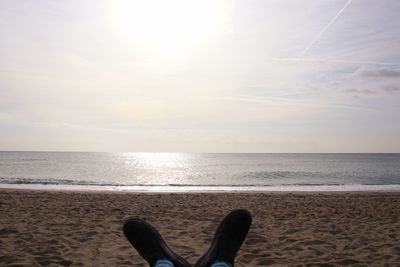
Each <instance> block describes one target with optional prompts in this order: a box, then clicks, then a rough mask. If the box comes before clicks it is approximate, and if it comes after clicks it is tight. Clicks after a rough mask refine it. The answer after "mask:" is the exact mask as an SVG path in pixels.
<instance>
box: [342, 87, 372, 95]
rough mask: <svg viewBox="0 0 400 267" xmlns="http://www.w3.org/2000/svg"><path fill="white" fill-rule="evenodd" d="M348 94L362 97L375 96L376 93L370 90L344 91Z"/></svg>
mask: <svg viewBox="0 0 400 267" xmlns="http://www.w3.org/2000/svg"><path fill="white" fill-rule="evenodd" d="M344 91H345V92H346V93H350V94H361V95H375V94H376V92H375V91H373V90H370V89H354V88H353V89H347V90H344Z"/></svg>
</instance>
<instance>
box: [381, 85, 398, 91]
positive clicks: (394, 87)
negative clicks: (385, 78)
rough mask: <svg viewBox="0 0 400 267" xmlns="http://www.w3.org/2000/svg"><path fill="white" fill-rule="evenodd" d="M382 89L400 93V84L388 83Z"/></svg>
mask: <svg viewBox="0 0 400 267" xmlns="http://www.w3.org/2000/svg"><path fill="white" fill-rule="evenodd" d="M382 89H383V91H385V92H388V93H400V84H390V85H386V86H384V87H383V88H382Z"/></svg>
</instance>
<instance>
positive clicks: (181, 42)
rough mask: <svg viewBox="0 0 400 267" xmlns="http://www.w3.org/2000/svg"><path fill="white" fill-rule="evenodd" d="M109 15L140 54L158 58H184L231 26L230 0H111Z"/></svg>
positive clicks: (116, 28)
mask: <svg viewBox="0 0 400 267" xmlns="http://www.w3.org/2000/svg"><path fill="white" fill-rule="evenodd" d="M109 7H110V8H109V9H110V11H111V12H110V15H111V16H110V17H111V21H112V23H113V25H114V26H113V27H114V29H115V31H117V32H119V33H120V34H122V35H123V36H124V38H125V39H126V40H127V41H129V42H130V43H131V44H132V49H135V50H136V51H138V52H139V53H140V54H142V55H144V56H146V57H148V58H158V59H159V60H167V59H183V58H185V57H187V56H188V55H190V54H191V53H195V51H196V49H198V48H200V47H202V46H204V45H207V44H208V43H210V42H213V40H215V39H217V38H218V36H219V35H221V34H222V33H223V32H224V31H227V30H228V27H229V15H230V13H231V8H232V5H231V2H230V1H218V0H202V1H192V0H145V1H135V0H133V1H128V0H126V1H112V2H111V3H110V5H109Z"/></svg>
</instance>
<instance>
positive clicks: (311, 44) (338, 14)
mask: <svg viewBox="0 0 400 267" xmlns="http://www.w3.org/2000/svg"><path fill="white" fill-rule="evenodd" d="M351 1H352V0H348V1H347V2H346V3H345V4H344V6H343V7H342V9H340V10H339V12H338V13H337V14H336V15H335V16H334V17H333V18H332V19H331V21H329V23H328V24H327V25H326V26H325V27H324V28H323V29H322V30H321V31H320V32H319V33H318V34H317V36H315V38H314V39H312V41H311V42H310V43H309V44H308V46H307V47H306V48H304V50H303V51H302V52H301V54H300V55H301V56H304V55H305V54H306V53H307V52H308V50H309V49H310V48H311V47H312V46H313V45H314V43H315V42H316V41H318V39H319V38H320V37H321V35H322V34H324V33H325V32H326V30H327V29H328V28H329V27H330V26H331V25H332V24H333V23H334V22H335V20H336V19H337V18H338V17H339V16H340V14H342V13H343V11H344V10H345V9H346V8H347V7H348V6H349V5H350V3H351Z"/></svg>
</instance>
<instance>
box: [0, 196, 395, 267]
mask: <svg viewBox="0 0 400 267" xmlns="http://www.w3.org/2000/svg"><path fill="white" fill-rule="evenodd" d="M236 208H246V209H248V210H249V211H250V212H251V213H252V214H253V225H252V228H251V230H250V233H249V235H248V238H247V240H246V242H245V244H244V245H243V247H242V249H241V250H240V252H239V254H238V257H237V261H236V265H235V266H250V267H251V266H400V236H399V232H400V220H399V219H400V193H292V194H291V193H191V194H167V193H164V194H139V193H87V192H66V191H65V192H60V191H47V192H46V191H28V190H6V189H2V190H0V266H59V265H61V266H147V265H146V263H145V262H144V261H143V260H142V259H141V258H140V256H138V254H137V253H136V251H135V250H134V249H133V248H132V247H131V246H130V244H129V243H128V241H127V240H126V239H125V237H124V236H123V234H122V223H123V221H124V219H126V218H128V217H130V216H137V217H142V218H145V219H146V220H148V221H149V222H150V223H152V224H153V225H154V226H155V227H156V228H158V229H159V231H160V232H161V234H162V235H163V236H164V238H165V240H166V241H167V243H168V244H169V245H170V247H172V248H173V250H174V251H175V252H177V253H179V254H181V255H182V256H183V257H185V258H186V259H188V260H189V262H191V263H194V262H195V261H196V260H197V258H198V257H199V256H200V255H201V254H202V253H203V252H204V251H205V250H206V249H207V248H208V245H209V244H210V241H211V239H212V236H213V234H214V230H215V228H216V226H217V225H218V222H219V221H220V219H221V218H222V217H223V215H224V214H226V213H227V212H229V211H230V210H232V209H236Z"/></svg>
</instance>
